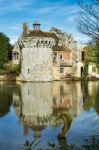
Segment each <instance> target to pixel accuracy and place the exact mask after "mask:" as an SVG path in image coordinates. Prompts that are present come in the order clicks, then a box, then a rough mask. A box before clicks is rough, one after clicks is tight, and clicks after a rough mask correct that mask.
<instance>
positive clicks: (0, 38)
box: [0, 32, 12, 69]
mask: <svg viewBox="0 0 99 150" xmlns="http://www.w3.org/2000/svg"><path fill="white" fill-rule="evenodd" d="M11 48H12V47H11V44H10V40H9V38H8V37H7V36H6V35H5V34H4V33H1V32H0V68H1V69H2V68H3V65H4V63H7V62H8V60H9V58H10V50H11Z"/></svg>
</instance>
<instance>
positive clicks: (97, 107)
mask: <svg viewBox="0 0 99 150" xmlns="http://www.w3.org/2000/svg"><path fill="white" fill-rule="evenodd" d="M94 99H95V102H94V108H95V110H96V112H97V113H98V114H99V83H98V87H97V90H96V93H95V95H94Z"/></svg>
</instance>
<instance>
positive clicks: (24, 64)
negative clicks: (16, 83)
mask: <svg viewBox="0 0 99 150" xmlns="http://www.w3.org/2000/svg"><path fill="white" fill-rule="evenodd" d="M22 44H23V45H24V47H23V49H22V54H21V55H22V60H21V80H23V81H52V80H53V50H52V46H53V45H54V44H55V40H54V39H52V38H26V39H23V40H22Z"/></svg>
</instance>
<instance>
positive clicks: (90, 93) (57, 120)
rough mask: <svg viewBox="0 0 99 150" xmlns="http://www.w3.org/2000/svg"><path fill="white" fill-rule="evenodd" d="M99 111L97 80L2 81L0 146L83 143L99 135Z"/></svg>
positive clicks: (37, 148)
mask: <svg viewBox="0 0 99 150" xmlns="http://www.w3.org/2000/svg"><path fill="white" fill-rule="evenodd" d="M98 114H99V82H98V81H97V82H87V81H86V82H70V81H61V82H48V83H20V82H17V83H15V82H1V81H0V150H18V149H19V150H21V149H23V150H25V148H26V146H28V145H29V144H30V143H32V144H31V146H32V149H33V150H52V149H62V150H65V149H66V148H67V145H76V146H77V147H81V146H82V145H83V144H84V143H85V141H86V139H90V138H91V137H93V136H95V137H96V138H97V139H98V136H99V115H98ZM28 150H29V149H28Z"/></svg>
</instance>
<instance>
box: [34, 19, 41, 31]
mask: <svg viewBox="0 0 99 150" xmlns="http://www.w3.org/2000/svg"><path fill="white" fill-rule="evenodd" d="M40 25H41V24H40V23H39V22H37V21H36V22H34V23H33V29H34V30H40Z"/></svg>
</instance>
